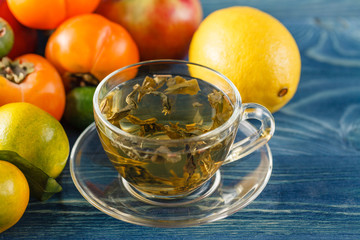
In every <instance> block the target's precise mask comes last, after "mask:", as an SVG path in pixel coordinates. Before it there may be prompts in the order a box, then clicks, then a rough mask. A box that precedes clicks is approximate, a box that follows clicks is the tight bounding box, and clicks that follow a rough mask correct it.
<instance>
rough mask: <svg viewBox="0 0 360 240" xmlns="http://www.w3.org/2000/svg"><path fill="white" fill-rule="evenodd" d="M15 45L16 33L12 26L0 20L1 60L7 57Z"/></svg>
mask: <svg viewBox="0 0 360 240" xmlns="http://www.w3.org/2000/svg"><path fill="white" fill-rule="evenodd" d="M13 44H14V33H13V30H12V29H11V27H10V25H9V24H8V23H7V22H6V21H5V20H4V19H3V18H0V58H2V57H5V56H6V55H7V54H8V53H9V52H10V50H11V48H12V47H13Z"/></svg>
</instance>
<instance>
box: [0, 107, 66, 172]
mask: <svg viewBox="0 0 360 240" xmlns="http://www.w3.org/2000/svg"><path fill="white" fill-rule="evenodd" d="M0 150H9V151H14V152H16V153H17V154H19V155H20V156H21V157H23V158H25V159H26V160H27V161H29V162H30V163H32V164H33V165H35V166H36V167H38V168H40V169H41V170H43V171H44V172H45V173H46V174H47V175H48V176H50V177H52V178H56V177H57V176H59V175H60V173H61V172H62V170H63V169H64V167H65V165H66V162H67V159H68V155H69V151H70V146H69V140H68V138H67V135H66V133H65V130H64V128H63V127H62V125H61V124H60V122H59V121H57V120H56V119H55V118H54V117H53V116H51V115H50V114H48V113H47V112H45V111H44V110H42V109H40V108H38V107H36V106H35V105H32V104H30V103H25V102H16V103H9V104H6V105H3V106H2V107H0Z"/></svg>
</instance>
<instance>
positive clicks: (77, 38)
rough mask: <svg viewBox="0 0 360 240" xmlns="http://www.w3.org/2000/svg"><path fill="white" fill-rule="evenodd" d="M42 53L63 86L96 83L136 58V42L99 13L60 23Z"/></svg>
mask: <svg viewBox="0 0 360 240" xmlns="http://www.w3.org/2000/svg"><path fill="white" fill-rule="evenodd" d="M45 56H46V58H47V59H48V60H49V61H50V62H51V63H52V64H53V65H54V66H55V67H56V68H57V69H58V71H59V72H60V74H61V75H62V77H63V80H64V84H65V89H66V90H70V89H71V88H73V87H76V86H83V85H84V84H85V85H93V86H96V85H97V83H99V82H100V81H101V80H102V79H103V78H104V77H105V76H106V75H108V74H109V73H111V72H113V71H114V70H116V69H118V68H121V67H124V66H127V65H130V64H133V63H136V62H138V61H139V51H138V48H137V45H136V43H135V41H134V40H133V39H132V37H131V36H130V34H129V33H128V32H127V31H126V30H125V28H123V27H122V26H120V25H119V24H117V23H114V22H111V21H109V20H107V19H106V18H104V17H102V16H100V15H98V14H84V15H81V16H76V17H73V18H71V19H68V20H67V21H65V22H64V23H62V24H61V25H60V26H59V27H58V28H57V29H56V30H55V32H54V33H53V34H52V35H51V36H50V38H49V40H48V42H47V45H46V48H45ZM87 83H90V84H87Z"/></svg>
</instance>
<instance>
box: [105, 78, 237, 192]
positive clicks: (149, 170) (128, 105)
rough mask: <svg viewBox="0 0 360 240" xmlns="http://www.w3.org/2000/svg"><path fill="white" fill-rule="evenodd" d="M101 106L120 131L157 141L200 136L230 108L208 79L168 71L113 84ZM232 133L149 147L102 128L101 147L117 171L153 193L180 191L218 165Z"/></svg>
mask: <svg viewBox="0 0 360 240" xmlns="http://www.w3.org/2000/svg"><path fill="white" fill-rule="evenodd" d="M100 109H101V111H102V114H103V116H104V117H105V118H106V119H107V120H108V121H109V122H110V123H111V124H113V125H115V126H117V127H118V128H120V129H122V130H123V131H125V132H127V133H130V134H132V135H136V136H141V137H145V138H152V139H159V140H160V139H163V140H164V139H165V140H166V139H168V140H170V139H186V138H190V137H194V136H199V135H201V134H203V133H206V132H208V131H210V130H213V129H215V128H217V127H218V126H220V125H222V124H223V123H225V122H226V121H227V120H228V119H229V117H230V116H231V115H232V112H233V106H232V105H231V103H230V101H229V99H228V98H227V96H226V95H225V94H224V93H223V92H221V91H220V90H219V89H217V88H216V87H215V86H213V85H211V84H210V83H208V82H206V81H203V80H196V79H188V80H187V79H185V78H183V77H180V76H175V77H173V76H167V75H166V76H164V75H162V76H154V77H149V76H147V77H146V78H145V79H138V80H137V81H128V82H125V83H123V84H121V85H119V86H117V87H116V88H115V89H113V90H112V91H111V92H109V93H108V94H107V96H106V97H105V98H104V99H103V100H102V101H101V104H100ZM233 137H234V136H233V135H230V136H228V137H227V138H225V139H215V140H214V139H213V140H212V141H211V143H210V142H206V141H194V142H191V143H184V144H177V145H166V144H165V145H161V146H152V145H151V144H147V143H146V141H144V142H142V143H133V142H131V141H129V140H128V139H126V137H124V136H121V135H112V136H109V135H108V134H105V133H103V132H101V131H100V138H101V141H102V144H103V146H104V149H105V151H106V152H107V154H108V156H109V158H110V160H111V162H112V163H113V165H114V166H115V168H116V169H117V170H118V172H119V173H120V174H121V176H122V177H124V178H125V179H126V180H127V181H128V182H129V183H130V184H132V186H134V187H136V188H137V189H139V190H141V191H144V192H146V193H149V194H152V195H156V196H168V195H181V194H183V193H187V192H190V191H192V190H194V189H196V188H197V187H198V186H199V185H201V184H202V183H204V182H205V181H206V180H207V179H208V178H209V177H210V176H212V175H213V174H214V173H215V172H216V171H217V169H218V168H219V167H220V165H221V163H222V161H223V160H224V159H225V157H226V153H227V152H228V148H229V147H230V146H229V145H230V144H229V143H230V142H232V140H233Z"/></svg>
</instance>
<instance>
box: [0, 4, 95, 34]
mask: <svg viewBox="0 0 360 240" xmlns="http://www.w3.org/2000/svg"><path fill="white" fill-rule="evenodd" d="M99 2H100V0H50V1H49V0H47V1H44V0H7V3H8V5H9V8H10V10H11V12H12V13H13V14H14V16H15V17H16V19H17V20H18V21H19V22H21V23H22V24H23V25H25V26H27V27H30V28H35V29H43V30H49V29H54V28H56V27H57V26H59V25H60V24H61V23H62V22H63V21H64V20H66V19H68V18H70V17H73V16H76V15H81V14H85V13H91V12H93V11H94V10H95V9H96V7H97V6H98V4H99Z"/></svg>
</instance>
